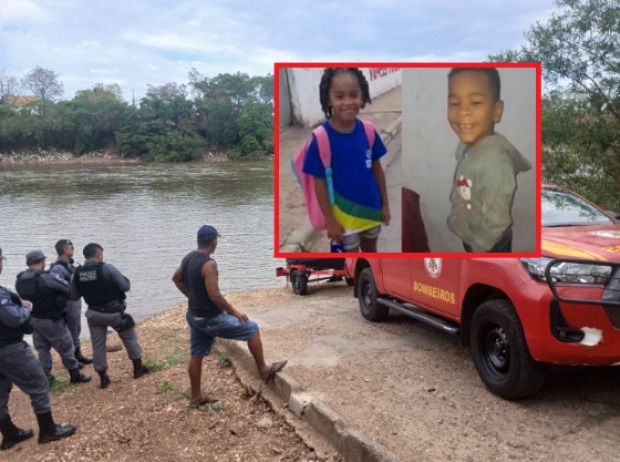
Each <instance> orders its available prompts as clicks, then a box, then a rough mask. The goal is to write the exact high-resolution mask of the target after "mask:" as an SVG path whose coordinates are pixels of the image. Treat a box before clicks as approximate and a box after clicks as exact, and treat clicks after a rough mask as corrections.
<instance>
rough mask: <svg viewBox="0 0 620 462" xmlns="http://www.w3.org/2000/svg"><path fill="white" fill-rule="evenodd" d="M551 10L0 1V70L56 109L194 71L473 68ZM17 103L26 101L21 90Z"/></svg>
mask: <svg viewBox="0 0 620 462" xmlns="http://www.w3.org/2000/svg"><path fill="white" fill-rule="evenodd" d="M554 8H555V3H554V0H521V1H519V2H507V1H505V0H467V1H466V0H444V1H436V0H355V1H350V0H341V1H338V2H333V1H320V0H313V1H310V0H274V1H269V0H253V1H250V0H220V1H217V2H216V1H208V0H204V1H198V0H174V1H170V0H166V1H163V0H122V1H121V0H103V1H101V2H90V1H85V0H0V70H4V72H5V74H8V75H10V76H14V77H16V78H18V79H21V77H23V76H24V75H25V74H26V73H27V72H29V71H30V70H32V69H33V68H35V67H37V66H40V67H43V68H45V69H50V70H52V71H54V72H56V73H57V74H59V81H60V82H62V83H63V84H64V88H65V93H64V96H63V99H71V98H73V96H74V95H75V92H76V91H79V90H86V89H90V88H92V87H93V86H94V85H95V84H96V83H104V84H110V83H117V84H119V85H120V87H121V89H122V90H123V97H124V99H125V100H128V101H130V100H131V99H132V98H133V97H135V98H136V99H138V100H139V99H140V98H141V97H143V96H144V95H145V93H146V91H147V87H148V85H163V84H165V83H168V82H176V83H179V84H181V83H187V82H188V72H189V71H190V70H191V69H192V68H195V69H197V70H198V72H199V73H200V74H201V75H203V76H206V77H214V76H216V75H217V74H220V73H235V72H238V71H239V72H242V73H247V74H249V75H267V74H269V73H271V74H273V69H274V67H273V64H274V62H317V61H326V62H343V61H353V62H389V61H398V62H410V61H414V62H427V61H432V62H438V61H443V62H454V61H459V62H461V61H484V60H486V58H487V56H488V55H489V54H493V53H497V52H500V51H504V50H507V49H515V48H518V47H519V46H520V45H522V44H523V43H525V40H526V39H525V32H526V31H527V30H528V29H529V28H530V26H532V25H533V24H534V23H535V22H537V21H538V22H542V23H544V22H546V20H547V19H548V18H549V17H550V16H551V14H552V13H553V11H554ZM22 93H23V94H28V91H26V90H23V91H22Z"/></svg>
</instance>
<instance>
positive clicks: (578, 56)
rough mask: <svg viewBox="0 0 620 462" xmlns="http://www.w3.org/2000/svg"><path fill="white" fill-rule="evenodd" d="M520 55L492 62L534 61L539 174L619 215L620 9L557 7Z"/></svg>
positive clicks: (575, 0)
mask: <svg viewBox="0 0 620 462" xmlns="http://www.w3.org/2000/svg"><path fill="white" fill-rule="evenodd" d="M556 5H557V7H558V10H557V11H556V12H555V13H554V14H553V15H552V17H551V18H550V19H549V20H548V21H547V22H546V23H545V24H541V23H536V24H535V25H534V26H532V27H531V28H530V30H529V31H528V32H527V33H526V38H527V43H526V44H525V45H523V46H522V47H521V48H520V49H518V50H508V51H504V52H502V53H498V54H496V55H492V56H489V58H490V60H492V61H529V62H531V61H539V62H541V63H542V71H543V78H544V80H545V83H546V88H547V89H546V91H545V95H544V97H543V126H542V132H543V140H542V141H543V171H544V174H545V177H546V179H547V180H548V181H551V182H559V183H563V184H566V185H567V186H570V187H573V188H574V189H576V190H577V191H579V192H581V193H582V194H583V195H585V196H586V197H588V198H590V199H592V200H594V201H595V202H598V203H599V204H601V205H603V206H604V207H606V208H615V209H620V188H618V185H619V184H620V4H619V3H618V1H617V0H557V2H556Z"/></svg>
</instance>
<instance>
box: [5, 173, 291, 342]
mask: <svg viewBox="0 0 620 462" xmlns="http://www.w3.org/2000/svg"><path fill="white" fill-rule="evenodd" d="M272 180H273V164H272V162H269V161H260V162H249V163H236V162H222V163H204V162H201V163H190V164H164V165H142V164H106V165H88V164H85V165H82V164H75V165H74V164H68V165H59V164H52V165H20V166H7V165H3V164H0V247H1V248H2V251H3V254H4V255H5V256H6V257H7V259H8V260H6V261H5V262H4V270H3V272H2V275H0V284H1V285H3V286H5V287H9V288H13V287H14V284H15V277H16V275H17V274H18V273H19V272H20V271H22V270H23V269H25V268H26V266H25V255H26V253H27V252H28V251H29V250H32V249H35V248H40V249H42V250H43V252H45V255H46V256H47V257H48V259H47V263H48V265H49V263H51V262H53V261H55V259H56V252H55V250H54V244H55V243H56V241H57V240H58V239H61V238H67V239H71V240H72V241H73V244H74V246H75V255H74V258H75V260H76V262H78V263H80V264H81V263H83V260H84V259H83V257H82V249H83V247H84V245H86V244H87V243H89V242H97V243H99V244H101V245H102V247H103V248H104V261H106V262H108V263H112V264H113V265H114V266H116V267H117V268H119V269H120V270H121V271H122V272H123V273H124V274H125V275H126V276H127V277H128V278H129V279H130V280H131V284H132V288H131V291H130V292H129V293H128V294H127V295H128V298H127V307H128V312H130V313H131V314H132V315H133V316H134V317H135V318H136V319H143V318H145V317H148V316H150V315H153V314H155V313H158V312H161V311H163V310H165V309H167V308H171V307H172V306H174V305H176V304H177V303H179V302H182V301H184V300H185V298H184V296H183V295H182V294H181V293H180V292H178V290H177V289H176V287H175V285H174V284H173V283H172V281H171V277H172V274H173V272H174V270H175V268H176V267H177V266H178V265H179V263H180V261H181V259H182V258H183V256H184V255H185V254H186V253H188V252H189V251H191V250H193V249H194V248H195V247H196V231H197V229H198V228H199V227H200V226H201V225H203V224H210V225H213V226H215V227H216V228H217V229H218V231H219V233H220V234H221V235H222V237H221V238H220V239H219V243H218V248H217V250H216V252H215V254H214V258H215V259H216V260H217V262H218V268H219V277H220V288H221V290H222V292H223V293H224V294H226V293H228V292H235V291H241V290H247V289H254V288H264V287H278V286H282V285H284V280H283V278H277V277H276V276H275V268H276V266H282V264H283V263H284V261H283V260H279V259H274V258H273V254H274V248H273V246H274V236H273V182H272ZM83 334H85V335H88V329H87V328H86V327H85V325H84V329H83Z"/></svg>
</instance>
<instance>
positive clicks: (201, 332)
mask: <svg viewBox="0 0 620 462" xmlns="http://www.w3.org/2000/svg"><path fill="white" fill-rule="evenodd" d="M185 319H186V320H187V324H189V334H190V344H191V348H190V354H191V356H192V358H195V357H198V356H206V355H208V354H209V353H210V352H211V349H212V348H213V342H215V338H216V337H221V338H226V339H230V340H250V339H251V338H252V337H253V336H254V334H256V333H257V332H258V324H256V323H255V322H254V321H246V322H241V321H239V319H237V318H235V317H234V316H233V315H231V314H228V313H222V314H219V315H217V316H215V317H214V318H198V319H197V318H195V317H194V315H193V314H192V313H191V312H190V311H189V310H188V311H187V314H186V315H185Z"/></svg>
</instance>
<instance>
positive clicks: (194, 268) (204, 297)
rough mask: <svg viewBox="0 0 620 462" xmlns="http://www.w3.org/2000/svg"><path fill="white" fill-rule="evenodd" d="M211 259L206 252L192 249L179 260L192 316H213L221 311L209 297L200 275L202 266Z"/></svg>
mask: <svg viewBox="0 0 620 462" xmlns="http://www.w3.org/2000/svg"><path fill="white" fill-rule="evenodd" d="M209 260H211V257H209V256H208V255H207V254H205V253H202V252H198V251H196V250H194V251H193V252H190V253H188V254H187V255H186V256H185V257H184V258H183V261H182V262H181V271H182V272H183V282H184V283H185V286H186V287H187V290H188V294H189V296H188V309H189V311H190V312H191V313H192V314H193V315H194V316H200V317H202V318H213V317H215V316H218V315H220V314H221V313H222V310H221V309H219V308H218V307H217V305H216V304H215V303H213V301H211V299H210V298H209V294H208V293H207V288H206V287H205V280H204V278H203V277H202V267H203V266H204V264H205V263H206V262H208V261H209Z"/></svg>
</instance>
